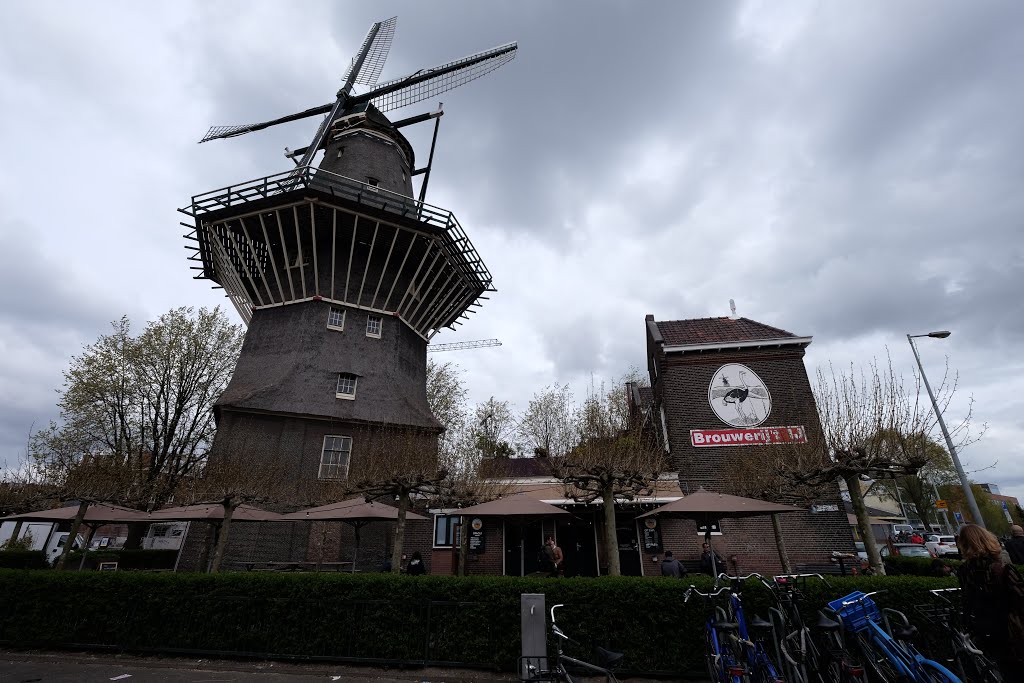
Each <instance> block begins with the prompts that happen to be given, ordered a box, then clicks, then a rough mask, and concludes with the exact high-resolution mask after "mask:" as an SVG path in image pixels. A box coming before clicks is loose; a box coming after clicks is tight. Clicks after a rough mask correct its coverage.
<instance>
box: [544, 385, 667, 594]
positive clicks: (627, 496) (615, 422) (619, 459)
mask: <svg viewBox="0 0 1024 683" xmlns="http://www.w3.org/2000/svg"><path fill="white" fill-rule="evenodd" d="M624 393H625V390H624V388H622V387H616V388H615V389H613V390H611V391H607V392H606V391H604V387H603V386H602V387H601V390H600V391H596V390H594V389H593V388H592V390H591V392H590V395H589V396H588V397H587V399H586V401H585V402H584V404H583V405H582V406H581V407H580V408H579V410H577V411H576V413H575V416H574V420H573V431H574V436H575V439H574V441H575V446H574V447H573V448H571V449H570V450H569V451H568V452H567V453H566V455H565V456H564V457H562V458H555V459H552V467H553V473H554V475H555V476H556V477H557V478H558V479H560V480H561V481H562V483H563V484H564V485H565V495H566V497H567V498H572V499H573V500H575V501H578V502H584V503H591V502H595V501H600V504H601V510H602V513H603V516H604V533H605V547H606V548H607V550H608V573H609V574H610V575H611V576H620V575H621V574H622V569H621V566H620V563H619V555H618V552H616V548H618V540H617V538H616V524H615V502H616V501H617V500H632V499H633V498H635V497H636V496H643V495H651V494H652V493H653V491H654V488H655V484H656V482H657V479H658V477H659V476H660V474H661V473H662V472H663V471H665V470H666V469H667V467H668V463H667V458H666V455H665V452H664V450H662V449H661V448H660V447H659V446H658V444H657V443H656V441H655V440H654V439H652V438H651V436H650V434H648V433H646V432H645V431H644V430H643V428H642V426H639V425H631V424H630V422H629V414H628V409H627V410H622V409H621V404H622V403H624V402H625V398H624V397H622V396H620V394H624Z"/></svg>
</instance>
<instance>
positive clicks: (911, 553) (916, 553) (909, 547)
mask: <svg viewBox="0 0 1024 683" xmlns="http://www.w3.org/2000/svg"><path fill="white" fill-rule="evenodd" d="M892 545H893V547H894V548H895V549H896V554H897V555H899V556H900V557H935V553H933V552H932V551H931V550H928V548H927V547H926V546H923V545H921V544H919V543H893V544H892ZM878 553H879V554H880V555H881V556H882V557H889V555H890V552H889V546H888V545H882V546H881V547H880V548H879V549H878Z"/></svg>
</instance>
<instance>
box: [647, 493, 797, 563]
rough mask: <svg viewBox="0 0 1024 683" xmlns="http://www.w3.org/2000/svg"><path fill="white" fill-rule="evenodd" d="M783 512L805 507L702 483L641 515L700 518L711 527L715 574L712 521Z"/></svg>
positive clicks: (709, 530)
mask: <svg viewBox="0 0 1024 683" xmlns="http://www.w3.org/2000/svg"><path fill="white" fill-rule="evenodd" d="M780 512H802V510H801V508H798V507H793V506H792V505H783V504H782V503H770V502H768V501H766V500H758V499H757V498H744V497H743V496H731V495H729V494H726V493H715V492H714V491H705V490H704V487H703V486H702V487H700V488H698V489H697V490H696V491H694V492H693V493H691V494H689V495H687V496H683V497H682V498H680V499H679V500H675V501H673V502H671V503H666V504H665V505H662V506H661V507H659V508H655V509H654V510H651V511H650V512H647V513H644V514H642V515H639V517H638V519H640V518H643V517H651V516H655V515H666V516H672V517H683V518H685V519H693V520H696V522H697V524H698V525H700V524H705V525H707V526H708V531H707V533H706V534H705V536H704V538H705V540H706V542H707V544H708V547H709V548H710V549H711V570H712V571H713V572H714V574H715V576H718V567H717V562H716V561H715V549H714V547H713V546H712V545H711V526H710V525H711V522H713V521H716V520H719V519H722V518H723V517H728V518H739V517H759V516H761V515H774V514H778V513H780Z"/></svg>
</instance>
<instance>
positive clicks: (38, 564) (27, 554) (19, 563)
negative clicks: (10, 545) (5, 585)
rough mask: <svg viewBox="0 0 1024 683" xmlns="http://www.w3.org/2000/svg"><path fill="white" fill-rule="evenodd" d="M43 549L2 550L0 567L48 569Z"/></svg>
mask: <svg viewBox="0 0 1024 683" xmlns="http://www.w3.org/2000/svg"><path fill="white" fill-rule="evenodd" d="M49 566H50V565H48V564H47V563H46V553H44V552H43V551H42V550H0V569H46V568H47V567H49Z"/></svg>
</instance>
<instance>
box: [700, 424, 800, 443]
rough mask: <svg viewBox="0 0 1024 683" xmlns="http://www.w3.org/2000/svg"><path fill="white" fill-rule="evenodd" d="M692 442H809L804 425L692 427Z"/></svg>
mask: <svg viewBox="0 0 1024 683" xmlns="http://www.w3.org/2000/svg"><path fill="white" fill-rule="evenodd" d="M690 443H691V444H693V445H694V446H696V447H698V448H704V447H707V446H764V445H766V444H775V443H807V433H806V432H805V431H804V428H803V427H753V428H747V429H691V430H690Z"/></svg>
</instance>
